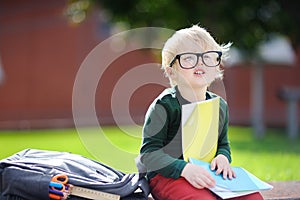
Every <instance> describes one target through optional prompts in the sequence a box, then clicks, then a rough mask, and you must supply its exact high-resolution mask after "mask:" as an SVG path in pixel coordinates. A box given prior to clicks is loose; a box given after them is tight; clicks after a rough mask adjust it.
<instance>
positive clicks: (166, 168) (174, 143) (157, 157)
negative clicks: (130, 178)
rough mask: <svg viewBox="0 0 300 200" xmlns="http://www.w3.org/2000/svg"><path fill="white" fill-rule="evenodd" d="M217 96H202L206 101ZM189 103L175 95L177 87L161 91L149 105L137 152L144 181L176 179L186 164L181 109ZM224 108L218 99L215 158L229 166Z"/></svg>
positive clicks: (228, 147) (178, 94) (226, 115)
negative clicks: (144, 172)
mask: <svg viewBox="0 0 300 200" xmlns="http://www.w3.org/2000/svg"><path fill="white" fill-rule="evenodd" d="M216 96H217V95H216V94H214V93H212V92H207V93H206V99H211V98H213V97H216ZM187 103H190V102H188V101H187V100H185V99H184V98H183V97H182V96H181V95H180V93H179V91H178V89H177V87H174V88H168V89H165V90H164V91H163V92H162V93H161V94H160V95H159V96H158V97H157V98H156V99H155V100H154V101H153V102H152V104H151V105H150V107H149V109H148V111H147V113H146V116H145V123H144V127H143V141H142V146H141V149H140V154H141V158H140V159H141V163H142V164H143V165H144V166H145V167H146V169H147V177H148V179H151V178H153V177H154V176H155V175H156V174H157V173H159V174H161V175H163V176H165V177H168V178H174V179H177V178H179V177H180V175H181V172H182V170H183V168H184V167H185V165H186V164H187V162H186V161H184V160H183V155H182V141H181V106H182V105H183V104H187ZM227 132H228V106H227V103H226V101H225V100H224V99H222V98H220V113H219V138H218V149H217V153H216V155H218V154H223V155H225V156H226V157H227V158H228V160H229V162H231V156H230V146H229V141H228V134H227Z"/></svg>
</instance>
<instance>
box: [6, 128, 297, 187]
mask: <svg viewBox="0 0 300 200" xmlns="http://www.w3.org/2000/svg"><path fill="white" fill-rule="evenodd" d="M124 128H126V130H124V129H123V131H122V130H120V128H118V127H104V128H103V133H104V134H102V135H101V134H99V133H100V132H99V129H96V128H85V129H80V130H79V134H78V133H77V131H76V129H54V130H24V131H0V159H3V158H6V157H8V156H10V155H12V154H14V153H16V152H18V151H21V150H23V149H26V148H35V149H45V150H56V151H67V152H72V153H76V154H80V155H83V156H86V157H89V158H91V159H95V160H98V161H101V162H104V163H106V164H108V165H110V166H112V167H115V168H117V169H119V170H121V171H124V172H133V171H136V169H135V164H134V158H135V157H136V155H137V153H138V151H139V146H140V143H141V138H140V135H141V128H140V127H124ZM229 137H230V141H231V149H232V158H233V163H232V165H234V166H241V167H244V168H245V169H247V170H248V171H250V172H252V173H253V174H255V175H256V176H258V177H259V178H261V179H263V180H265V181H284V180H300V169H299V161H300V140H299V139H298V140H294V141H289V140H288V139H287V134H286V133H285V132H284V130H281V129H268V131H267V133H266V137H265V138H263V139H260V140H257V139H255V138H254V137H253V133H252V129H251V128H247V127H230V129H229Z"/></svg>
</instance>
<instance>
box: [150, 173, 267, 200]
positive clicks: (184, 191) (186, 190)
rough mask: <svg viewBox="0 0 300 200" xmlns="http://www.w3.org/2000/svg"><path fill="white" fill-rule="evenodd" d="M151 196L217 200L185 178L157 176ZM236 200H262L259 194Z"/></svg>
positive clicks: (163, 199) (169, 199) (170, 199)
mask: <svg viewBox="0 0 300 200" xmlns="http://www.w3.org/2000/svg"><path fill="white" fill-rule="evenodd" d="M150 187H151V189H152V190H151V194H152V196H153V197H154V199H155V200H178V199H180V200H217V199H220V198H218V197H217V196H216V195H215V194H213V193H212V192H211V191H210V190H209V189H206V188H205V189H197V188H195V187H193V186H192V185H191V184H190V183H189V182H187V181H186V180H185V179H184V178H182V177H181V178H179V179H172V178H165V177H163V176H161V175H159V174H158V175H156V176H155V177H154V178H152V179H151V180H150ZM232 199H234V200H261V199H263V197H262V196H261V194H260V193H259V192H256V193H253V194H249V195H245V196H241V197H235V198H232Z"/></svg>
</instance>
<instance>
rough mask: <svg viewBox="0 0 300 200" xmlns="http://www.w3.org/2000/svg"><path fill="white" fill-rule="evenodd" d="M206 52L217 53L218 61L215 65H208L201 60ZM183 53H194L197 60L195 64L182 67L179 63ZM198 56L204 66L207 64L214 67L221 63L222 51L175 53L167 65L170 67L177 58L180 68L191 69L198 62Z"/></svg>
mask: <svg viewBox="0 0 300 200" xmlns="http://www.w3.org/2000/svg"><path fill="white" fill-rule="evenodd" d="M207 53H217V54H218V56H219V57H218V58H217V60H218V61H219V62H218V64H217V65H214V66H208V65H207V64H205V62H204V60H203V55H204V54H207ZM185 54H194V55H196V56H197V62H196V64H195V66H192V67H182V65H181V63H180V56H182V55H185ZM199 57H201V59H202V63H203V64H204V65H205V66H207V67H216V66H218V65H220V63H221V57H222V52H221V51H206V52H203V53H192V52H185V53H181V54H177V55H176V56H175V57H174V58H173V60H172V61H171V62H170V64H169V67H172V66H173V65H174V63H175V61H176V60H177V59H178V61H179V65H180V67H181V68H183V69H193V68H195V67H196V66H197V64H198V62H199Z"/></svg>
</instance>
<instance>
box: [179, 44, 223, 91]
mask: <svg viewBox="0 0 300 200" xmlns="http://www.w3.org/2000/svg"><path fill="white" fill-rule="evenodd" d="M215 50H217V49H208V48H202V47H201V46H200V45H199V44H196V43H195V42H191V41H188V42H186V43H184V44H183V45H181V46H180V51H179V52H178V54H181V53H187V52H189V53H204V52H206V51H215ZM173 68H175V73H176V76H175V79H176V82H177V84H178V85H181V86H185V87H192V88H193V89H197V88H203V87H207V86H209V85H210V84H211V83H212V82H213V81H214V80H215V78H216V76H217V74H218V70H217V68H216V67H207V66H206V65H204V63H203V62H202V58H201V57H199V59H198V63H197V65H196V66H195V67H194V68H192V69H183V68H182V67H181V66H180V64H179V61H178V59H177V61H176V62H175V63H174V65H173Z"/></svg>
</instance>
